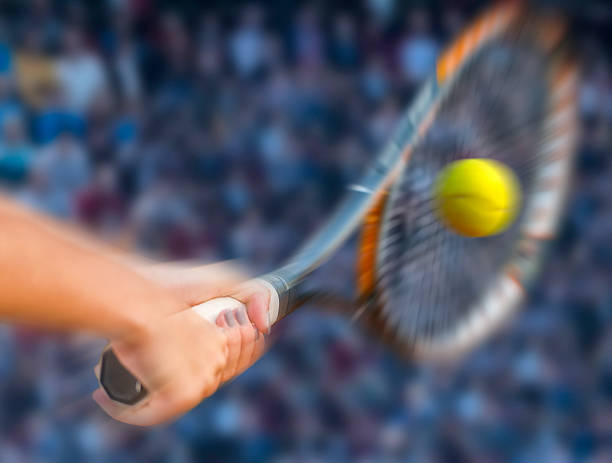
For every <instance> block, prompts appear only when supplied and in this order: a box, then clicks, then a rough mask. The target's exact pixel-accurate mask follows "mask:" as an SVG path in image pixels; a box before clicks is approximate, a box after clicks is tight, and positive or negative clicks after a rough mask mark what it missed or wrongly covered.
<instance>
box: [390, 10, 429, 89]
mask: <svg viewBox="0 0 612 463" xmlns="http://www.w3.org/2000/svg"><path fill="white" fill-rule="evenodd" d="M437 55H438V44H437V43H436V40H435V38H434V37H433V36H432V31H431V24H430V18H429V14H428V13H427V11H426V10H414V11H412V12H411V13H410V15H409V16H408V19H407V25H406V31H405V33H404V37H403V38H402V41H401V42H400V45H399V48H398V61H399V66H400V69H401V72H402V75H403V76H404V78H405V79H406V82H407V83H408V84H410V85H415V84H418V83H420V82H421V81H423V79H424V78H425V77H427V76H428V75H429V73H431V72H432V70H433V69H434V65H435V62H436V56H437Z"/></svg>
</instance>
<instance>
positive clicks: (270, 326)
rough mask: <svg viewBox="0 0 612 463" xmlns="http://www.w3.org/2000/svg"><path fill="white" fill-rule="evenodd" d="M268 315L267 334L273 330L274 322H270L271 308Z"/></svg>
mask: <svg viewBox="0 0 612 463" xmlns="http://www.w3.org/2000/svg"><path fill="white" fill-rule="evenodd" d="M266 317H267V318H268V329H267V330H266V334H267V335H269V334H270V332H271V331H272V324H271V323H270V310H268V311H267V312H266Z"/></svg>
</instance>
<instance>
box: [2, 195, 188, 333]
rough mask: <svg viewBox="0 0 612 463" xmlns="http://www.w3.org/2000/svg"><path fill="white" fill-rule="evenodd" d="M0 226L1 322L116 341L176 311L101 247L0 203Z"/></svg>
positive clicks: (173, 304)
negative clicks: (65, 233) (79, 333)
mask: <svg viewBox="0 0 612 463" xmlns="http://www.w3.org/2000/svg"><path fill="white" fill-rule="evenodd" d="M0 226H1V227H2V234H1V237H0V275H2V277H0V318H2V319H3V320H6V321H13V322H19V323H28V324H35V325H37V326H41V327H47V328H53V329H64V330H83V331H88V332H91V333H95V334H98V335H100V336H104V337H107V338H111V339H113V338H117V337H121V336H123V335H124V334H126V333H128V332H130V333H138V332H139V331H141V329H142V326H143V325H145V324H147V323H148V322H149V321H150V319H151V318H152V317H160V316H163V315H167V314H169V313H172V312H176V311H177V304H179V301H178V300H177V299H175V298H173V297H171V296H170V294H168V293H167V292H166V291H163V290H162V288H160V287H158V286H157V285H154V284H152V283H151V282H150V281H149V280H147V279H146V278H144V277H143V276H141V275H140V274H139V273H137V272H136V271H134V270H132V269H130V268H129V267H128V266H125V265H121V264H120V263H119V262H118V257H116V258H114V257H111V255H112V254H111V253H110V252H109V253H103V252H101V251H102V250H103V249H104V248H105V246H104V245H101V244H100V245H95V244H94V241H93V240H92V241H88V240H86V239H85V238H81V239H79V238H77V236H78V235H77V233H69V237H68V238H66V237H65V236H63V233H62V226H61V225H57V227H54V226H53V222H51V221H50V220H47V219H43V218H41V217H39V216H37V215H36V214H34V213H31V212H28V211H25V210H23V209H21V208H20V207H18V206H15V205H13V204H12V203H11V202H10V201H7V200H5V199H1V198H0ZM109 250H110V248H109ZM117 256H118V254H117ZM128 301H130V302H129V303H128ZM153 301H155V304H151V305H150V304H149V302H153ZM152 307H154V308H155V310H154V311H152V310H151V308H152Z"/></svg>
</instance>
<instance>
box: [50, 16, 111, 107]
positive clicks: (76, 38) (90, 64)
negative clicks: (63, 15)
mask: <svg viewBox="0 0 612 463" xmlns="http://www.w3.org/2000/svg"><path fill="white" fill-rule="evenodd" d="M63 51H64V53H63V55H62V58H61V59H60V60H59V62H58V64H57V75H58V81H59V84H60V87H61V90H62V92H63V94H64V95H65V97H66V103H67V105H68V107H69V108H70V109H74V110H76V111H87V110H88V109H89V106H90V105H91V103H92V102H93V101H94V99H95V98H96V97H97V96H98V95H100V94H101V93H103V92H104V91H105V90H106V86H107V82H106V72H105V70H104V68H103V66H102V62H101V60H100V58H99V57H98V56H97V55H96V54H95V53H93V52H91V51H89V50H88V49H87V47H86V45H85V38H84V37H83V32H82V31H81V30H80V29H78V28H76V27H72V28H67V29H66V30H65V31H64V35H63Z"/></svg>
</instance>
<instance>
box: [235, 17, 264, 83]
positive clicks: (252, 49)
mask: <svg viewBox="0 0 612 463" xmlns="http://www.w3.org/2000/svg"><path fill="white" fill-rule="evenodd" d="M265 42H266V39H265V33H264V30H263V17H262V11H261V10H260V9H259V7H257V6H255V5H251V6H249V7H248V8H246V9H245V11H244V13H243V15H242V18H241V20H240V26H239V27H238V28H237V29H236V32H234V34H233V36H232V38H231V40H230V56H231V59H232V64H233V66H234V69H235V70H236V72H237V73H238V75H240V76H241V77H251V76H253V75H254V74H255V73H256V72H257V71H260V70H261V69H262V67H263V66H264V64H265V55H266V54H265Z"/></svg>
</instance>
